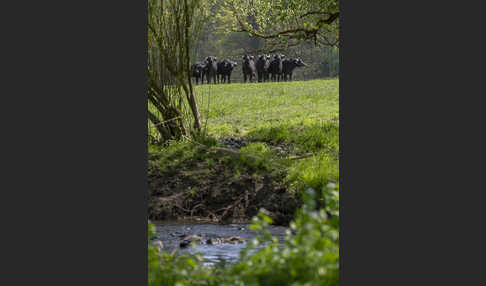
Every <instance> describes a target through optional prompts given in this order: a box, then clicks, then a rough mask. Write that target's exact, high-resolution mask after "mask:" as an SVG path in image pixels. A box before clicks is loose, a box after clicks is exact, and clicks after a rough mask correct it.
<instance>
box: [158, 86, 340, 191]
mask: <svg viewBox="0 0 486 286" xmlns="http://www.w3.org/2000/svg"><path fill="white" fill-rule="evenodd" d="M195 92H196V96H197V100H198V105H199V108H200V112H201V117H202V120H203V126H204V125H206V122H207V133H208V135H209V138H211V137H214V138H222V137H230V136H231V137H245V138H247V139H249V140H250V141H257V142H253V143H250V144H249V145H248V146H247V147H245V148H242V150H241V151H242V152H243V154H242V156H241V157H240V158H239V161H240V162H237V163H236V164H237V165H246V166H248V167H252V168H259V169H261V170H262V172H267V171H268V172H270V171H271V169H272V168H273V167H272V166H273V165H272V164H267V162H270V161H275V154H274V152H273V150H271V149H269V148H267V147H265V146H264V145H262V144H263V143H262V142H264V143H265V144H270V145H273V146H276V145H281V144H284V145H286V146H288V147H289V150H290V151H289V152H290V153H289V154H286V157H285V156H284V157H282V160H286V159H287V158H288V157H289V156H290V157H291V156H295V155H300V154H304V153H311V154H314V155H313V156H311V157H309V158H305V159H300V160H295V161H286V162H281V163H283V165H284V166H286V168H287V169H286V173H287V181H288V182H290V183H291V184H293V185H294V186H295V187H296V189H298V190H304V189H305V188H306V187H312V188H314V189H315V190H318V191H319V190H322V189H323V188H324V187H325V186H326V185H327V184H328V183H329V182H337V181H338V180H339V158H338V154H339V119H338V118H339V80H338V79H325V80H324V79H322V80H312V81H295V82H279V83H275V82H272V83H252V84H249V83H247V84H243V83H234V84H218V85H206V84H205V85H197V86H195ZM211 145H214V142H212V143H211ZM155 149H157V148H155ZM155 149H154V147H149V153H151V154H154V153H157V151H156V150H155ZM160 152H161V153H162V154H163V155H162V156H161V157H162V159H161V161H162V165H163V161H164V160H165V161H166V162H167V164H169V162H170V164H171V165H173V164H174V162H181V161H185V162H190V161H191V160H193V159H201V156H202V157H204V156H205V154H202V153H201V152H195V151H194V150H191V147H190V144H188V143H187V142H185V143H175V145H174V144H171V145H170V146H169V147H167V148H166V149H165V151H163V150H162V151H159V153H160ZM164 153H165V154H164ZM244 154H256V155H258V156H260V157H262V161H254V160H248V158H247V157H245V156H244ZM208 159H209V158H208Z"/></svg>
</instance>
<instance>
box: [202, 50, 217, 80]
mask: <svg viewBox="0 0 486 286" xmlns="http://www.w3.org/2000/svg"><path fill="white" fill-rule="evenodd" d="M217 59H218V58H216V57H213V56H209V57H207V58H206V61H205V64H206V67H205V69H204V75H206V79H207V80H208V84H210V83H211V78H212V79H213V82H214V83H216V75H217V73H218V63H217Z"/></svg>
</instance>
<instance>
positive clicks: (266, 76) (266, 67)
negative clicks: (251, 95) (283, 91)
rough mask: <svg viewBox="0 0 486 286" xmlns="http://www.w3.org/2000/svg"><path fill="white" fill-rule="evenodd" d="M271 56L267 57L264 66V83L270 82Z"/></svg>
mask: <svg viewBox="0 0 486 286" xmlns="http://www.w3.org/2000/svg"><path fill="white" fill-rule="evenodd" d="M269 75H270V55H267V56H266V60H265V65H264V66H263V81H264V82H265V81H269V80H270V77H269Z"/></svg>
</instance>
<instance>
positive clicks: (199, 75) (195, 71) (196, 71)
mask: <svg viewBox="0 0 486 286" xmlns="http://www.w3.org/2000/svg"><path fill="white" fill-rule="evenodd" d="M205 67H206V65H205V64H204V63H202V62H196V63H194V64H193V65H192V66H191V72H192V76H193V77H195V78H196V84H198V83H199V79H201V84H202V83H203V79H204V77H203V75H204V68H205Z"/></svg>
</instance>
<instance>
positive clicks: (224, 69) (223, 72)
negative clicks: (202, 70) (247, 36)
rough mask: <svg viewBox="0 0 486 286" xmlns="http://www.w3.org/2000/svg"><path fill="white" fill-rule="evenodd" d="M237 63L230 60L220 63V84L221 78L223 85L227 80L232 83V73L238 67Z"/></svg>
mask: <svg viewBox="0 0 486 286" xmlns="http://www.w3.org/2000/svg"><path fill="white" fill-rule="evenodd" d="M237 65H238V64H237V63H236V62H233V61H231V60H229V59H224V60H222V61H220V62H219V63H218V72H217V74H218V82H219V81H220V76H221V83H225V82H226V78H228V83H231V72H232V71H233V68H234V67H235V66H237Z"/></svg>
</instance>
